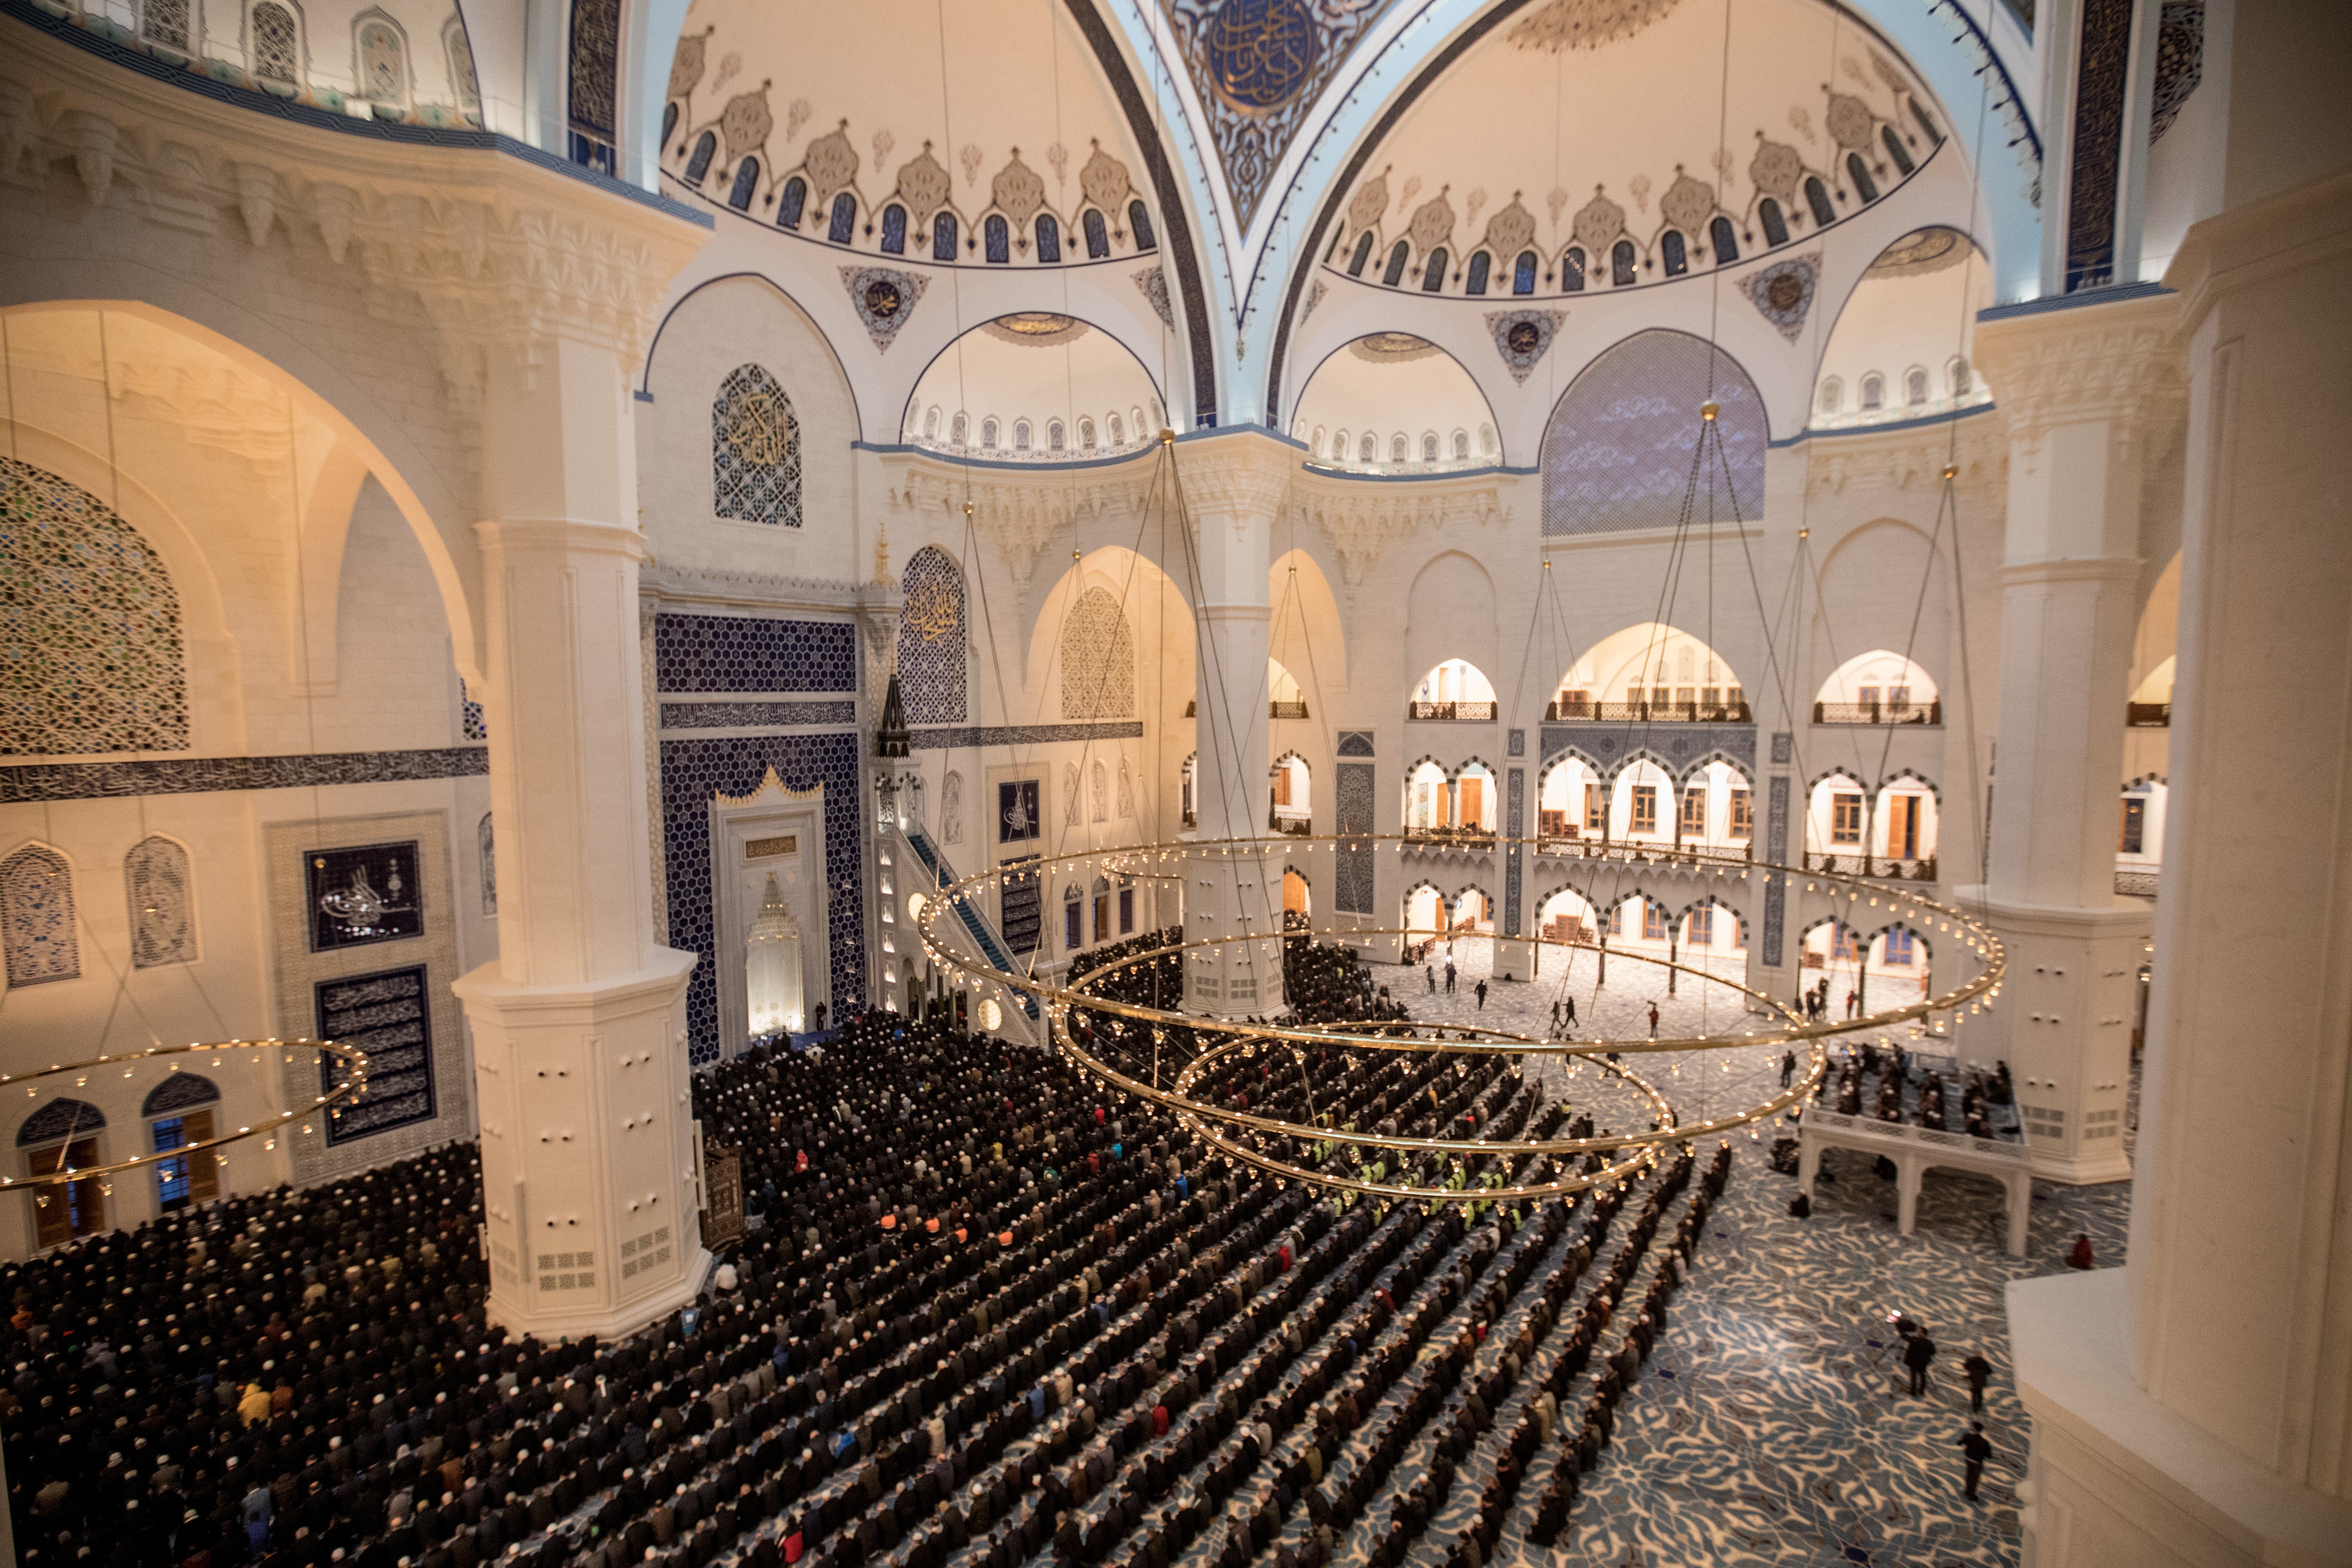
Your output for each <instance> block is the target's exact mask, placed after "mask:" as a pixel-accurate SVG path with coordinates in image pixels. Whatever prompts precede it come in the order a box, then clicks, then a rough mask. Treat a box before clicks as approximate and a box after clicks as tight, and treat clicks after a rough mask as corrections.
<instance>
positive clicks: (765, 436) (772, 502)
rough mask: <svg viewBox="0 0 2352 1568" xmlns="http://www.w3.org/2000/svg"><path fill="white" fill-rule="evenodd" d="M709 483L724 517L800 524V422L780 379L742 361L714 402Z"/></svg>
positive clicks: (722, 386) (723, 382)
mask: <svg viewBox="0 0 2352 1568" xmlns="http://www.w3.org/2000/svg"><path fill="white" fill-rule="evenodd" d="M710 488H711V497H712V505H713V506H714V507H715V508H716V510H717V511H718V513H719V516H720V517H726V518H733V519H735V520H736V521H740V522H769V523H781V524H782V525H783V526H784V527H786V528H798V527H799V526H800V525H801V424H800V420H799V418H798V417H797V416H794V415H793V400H792V399H791V398H789V397H787V396H785V395H784V389H783V388H782V387H781V386H779V385H777V384H776V378H775V377H774V376H772V375H770V374H768V373H767V372H766V371H764V370H762V369H761V368H760V367H759V366H758V365H756V364H746V365H738V366H736V367H735V368H734V369H733V370H731V371H729V372H728V373H727V379H726V380H725V381H722V382H720V383H719V396H718V397H717V399H716V400H714V401H713V402H712V404H711V405H710Z"/></svg>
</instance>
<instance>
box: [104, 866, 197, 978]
mask: <svg viewBox="0 0 2352 1568" xmlns="http://www.w3.org/2000/svg"><path fill="white" fill-rule="evenodd" d="M122 881H123V890H124V892H125V893H126V895H127V896H128V898H129V900H130V908H131V967H133V968H135V969H155V968H160V967H162V966H163V965H164V964H169V963H191V962H193V961H194V958H195V957H196V951H197V950H196V901H195V894H196V889H195V877H194V871H193V870H192V868H191V867H190V865H189V861H188V847H187V846H186V845H184V844H183V843H181V842H180V841H179V840H178V839H176V838H173V837H170V836H168V835H166V834H162V833H155V834H150V835H149V836H148V837H145V838H142V839H141V840H140V841H139V842H138V843H136V844H134V845H132V846H131V853H130V854H128V855H126V856H124V857H123V860H122Z"/></svg>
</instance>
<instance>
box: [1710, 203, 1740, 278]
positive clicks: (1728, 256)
mask: <svg viewBox="0 0 2352 1568" xmlns="http://www.w3.org/2000/svg"><path fill="white" fill-rule="evenodd" d="M1706 239H1707V243H1708V244H1709V245H1712V246H1713V247H1715V264H1716V265H1717V267H1727V266H1729V265H1730V264H1731V263H1732V262H1735V261H1737V260H1738V259H1739V236H1738V234H1736V233H1734V232H1733V231H1732V227H1731V220H1730V219H1729V218H1727V217H1724V216H1720V215H1717V217H1716V220H1715V221H1714V222H1713V223H1711V224H1709V225H1707V226H1706Z"/></svg>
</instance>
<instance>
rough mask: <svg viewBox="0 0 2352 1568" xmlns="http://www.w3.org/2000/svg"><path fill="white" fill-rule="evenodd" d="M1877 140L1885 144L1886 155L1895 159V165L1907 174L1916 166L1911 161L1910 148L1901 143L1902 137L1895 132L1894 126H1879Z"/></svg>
mask: <svg viewBox="0 0 2352 1568" xmlns="http://www.w3.org/2000/svg"><path fill="white" fill-rule="evenodd" d="M1878 140H1879V141H1880V142H1883V143H1884V144H1885V148H1886V155H1887V156H1888V157H1890V158H1892V159H1894V160H1895V167H1896V168H1897V169H1899V170H1901V171H1902V172H1903V173H1905V174H1909V173H1910V172H1911V171H1912V170H1913V169H1914V168H1916V167H1917V165H1916V164H1915V163H1912V162H1911V149H1909V148H1908V147H1906V146H1905V145H1903V138H1902V137H1900V136H1897V135H1896V134H1895V127H1893V126H1892V125H1882V126H1880V127H1879V128H1878Z"/></svg>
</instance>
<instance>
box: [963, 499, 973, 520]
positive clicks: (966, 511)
mask: <svg viewBox="0 0 2352 1568" xmlns="http://www.w3.org/2000/svg"><path fill="white" fill-rule="evenodd" d="M963 514H964V516H966V517H970V516H971V502H970V501H966V502H964V503H963Z"/></svg>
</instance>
